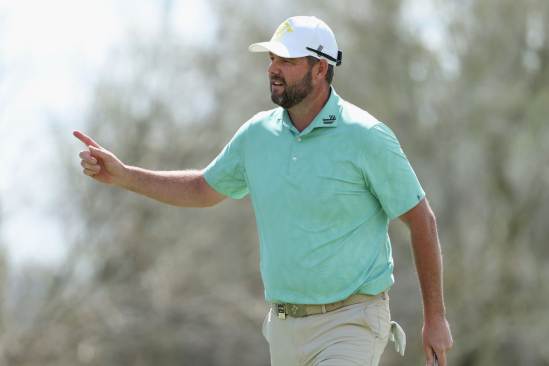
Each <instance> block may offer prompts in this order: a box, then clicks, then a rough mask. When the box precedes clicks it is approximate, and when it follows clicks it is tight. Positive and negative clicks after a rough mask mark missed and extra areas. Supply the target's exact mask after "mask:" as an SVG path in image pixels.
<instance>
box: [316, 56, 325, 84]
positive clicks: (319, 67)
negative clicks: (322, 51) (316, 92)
mask: <svg viewBox="0 0 549 366" xmlns="http://www.w3.org/2000/svg"><path fill="white" fill-rule="evenodd" d="M315 69H316V72H315V74H314V76H315V79H316V80H317V81H318V80H324V77H325V76H326V73H327V72H328V61H326V60H325V59H320V60H318V62H317V63H316V65H315Z"/></svg>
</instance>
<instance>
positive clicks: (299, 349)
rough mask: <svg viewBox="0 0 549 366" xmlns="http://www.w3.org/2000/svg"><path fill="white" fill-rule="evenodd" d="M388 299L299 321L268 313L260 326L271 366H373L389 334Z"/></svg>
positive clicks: (272, 312) (356, 305)
mask: <svg viewBox="0 0 549 366" xmlns="http://www.w3.org/2000/svg"><path fill="white" fill-rule="evenodd" d="M390 322H391V314H390V311H389V298H388V296H385V298H383V297H380V298H377V299H374V300H372V301H368V302H365V303H360V304H355V305H350V306H345V307H342V308H340V309H337V310H334V311H331V312H328V313H325V314H317V315H309V316H305V317H301V318H292V317H290V316H287V317H286V319H279V318H278V315H277V314H276V313H275V312H274V311H273V310H272V309H271V310H270V311H269V313H268V314H267V317H266V318H265V321H264V322H263V336H264V337H265V339H266V340H267V342H269V347H270V351H271V366H336V365H344V366H354V365H368V366H376V365H378V363H379V358H380V357H381V354H382V353H383V350H384V349H385V346H386V345H387V341H388V340H389V332H390V330H391V323H390Z"/></svg>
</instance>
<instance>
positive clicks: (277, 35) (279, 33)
mask: <svg viewBox="0 0 549 366" xmlns="http://www.w3.org/2000/svg"><path fill="white" fill-rule="evenodd" d="M293 31H294V29H293V28H292V25H291V24H290V22H287V21H286V22H284V23H283V24H282V25H281V26H280V27H278V29H277V30H276V32H275V34H274V36H273V39H272V41H276V40H277V39H280V38H281V37H282V35H283V34H284V33H292V32H293Z"/></svg>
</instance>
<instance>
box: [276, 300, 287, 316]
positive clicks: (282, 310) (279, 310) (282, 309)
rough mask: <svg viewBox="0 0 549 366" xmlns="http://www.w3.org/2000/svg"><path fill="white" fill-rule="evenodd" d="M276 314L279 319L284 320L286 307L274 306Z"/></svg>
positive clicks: (283, 305)
mask: <svg viewBox="0 0 549 366" xmlns="http://www.w3.org/2000/svg"><path fill="white" fill-rule="evenodd" d="M276 312H277V313H278V317H279V318H280V319H286V305H285V304H276Z"/></svg>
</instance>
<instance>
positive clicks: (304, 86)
mask: <svg viewBox="0 0 549 366" xmlns="http://www.w3.org/2000/svg"><path fill="white" fill-rule="evenodd" d="M270 81H280V82H281V83H282V84H283V85H284V90H283V91H282V93H280V94H278V95H277V94H274V93H273V86H272V84H270V83H269V85H270V89H271V100H272V101H273V103H274V104H278V105H279V106H281V107H282V108H284V109H290V108H292V107H293V106H295V105H297V104H299V103H300V102H301V101H302V100H303V99H305V97H306V96H307V95H309V93H310V92H311V91H312V90H313V78H312V68H311V69H309V71H308V72H307V74H305V76H303V78H302V79H301V80H300V81H298V82H297V83H296V84H293V85H288V84H286V81H285V80H284V78H277V77H272V78H270Z"/></svg>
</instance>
